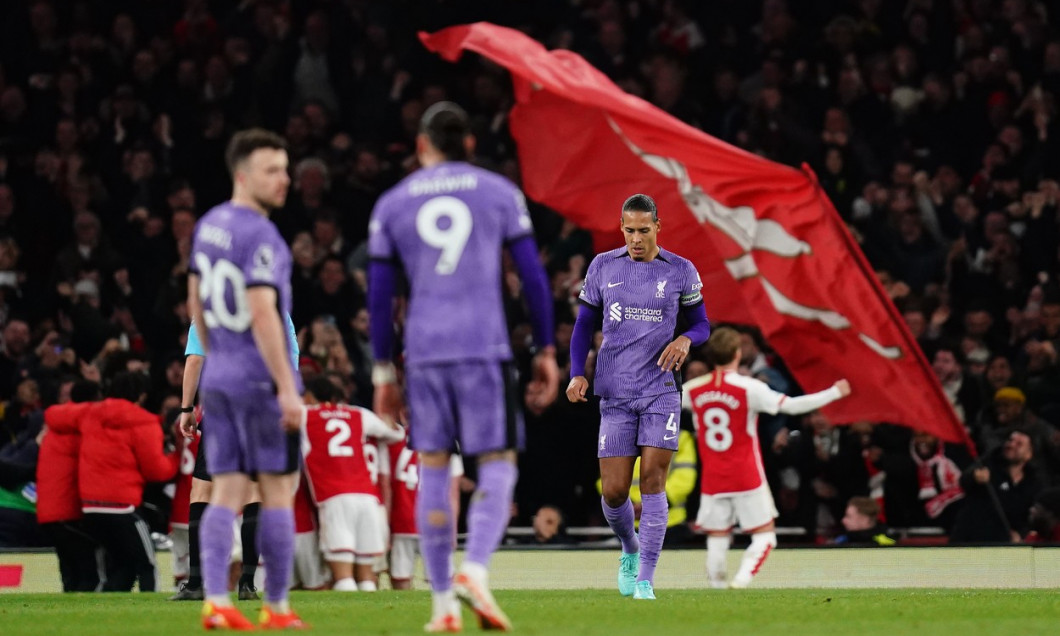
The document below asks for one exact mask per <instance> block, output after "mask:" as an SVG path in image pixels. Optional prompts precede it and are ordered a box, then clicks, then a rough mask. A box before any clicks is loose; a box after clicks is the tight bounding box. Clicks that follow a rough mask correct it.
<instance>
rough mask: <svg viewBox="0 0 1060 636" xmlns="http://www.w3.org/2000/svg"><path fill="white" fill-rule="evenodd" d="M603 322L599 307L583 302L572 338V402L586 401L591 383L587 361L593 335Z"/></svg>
mask: <svg viewBox="0 0 1060 636" xmlns="http://www.w3.org/2000/svg"><path fill="white" fill-rule="evenodd" d="M603 321H604V316H603V313H602V312H601V311H600V308H599V307H596V306H593V305H590V304H589V303H587V302H584V301H582V303H581V306H580V307H579V308H578V317H577V319H575V321H574V332H573V333H572V334H571V338H570V375H571V379H570V384H568V385H567V399H568V400H570V401H571V402H584V401H585V393H586V391H588V389H589V381H588V380H587V379H586V378H585V361H586V360H587V359H588V358H589V348H590V347H591V346H592V342H593V334H595V333H596V330H597V329H599V328H600V327H601V326H603Z"/></svg>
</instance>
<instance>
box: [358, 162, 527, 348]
mask: <svg viewBox="0 0 1060 636" xmlns="http://www.w3.org/2000/svg"><path fill="white" fill-rule="evenodd" d="M368 232H369V236H368V254H369V257H370V258H372V259H376V260H385V261H388V262H392V263H394V264H395V265H396V266H398V267H399V268H401V269H403V270H404V272H405V276H406V278H407V279H408V283H409V307H408V320H407V326H406V329H405V339H406V340H405V360H406V362H407V363H409V364H418V363H425V362H426V363H430V362H452V361H461V360H483V361H498V360H509V359H511V357H512V353H511V345H510V344H509V336H508V330H507V325H506V322H505V316H504V307H503V304H502V298H501V283H502V269H501V251H502V248H503V247H504V245H505V244H507V243H511V242H513V241H515V240H517V239H520V238H523V237H525V236H528V235H530V234H532V233H533V226H532V224H531V222H530V217H529V215H528V214H527V210H526V201H525V199H524V198H523V195H522V193H521V192H520V191H519V189H518V188H516V187H515V185H513V184H512V183H511V182H510V181H508V180H507V179H505V178H504V177H502V176H500V175H497V174H494V173H492V172H489V171H487V170H483V169H481V168H477V167H475V166H472V165H470V164H468V163H464V162H459V161H449V162H444V163H441V164H438V165H436V166H432V167H430V168H422V169H420V170H417V171H416V172H414V173H413V174H411V175H409V176H408V177H406V178H405V179H404V180H402V181H401V182H400V183H398V184H397V185H395V186H394V187H393V188H391V189H390V190H388V191H387V192H386V193H385V194H383V196H381V197H380V198H379V201H378V202H377V203H376V206H375V209H374V210H373V211H372V220H371V222H370V223H369V226H368ZM469 297H473V298H475V302H468V298H469Z"/></svg>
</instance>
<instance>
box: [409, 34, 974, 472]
mask: <svg viewBox="0 0 1060 636" xmlns="http://www.w3.org/2000/svg"><path fill="white" fill-rule="evenodd" d="M420 39H421V40H422V41H423V43H424V44H425V45H426V46H427V48H429V49H431V50H432V51H435V52H438V53H439V54H441V55H442V56H443V57H445V58H446V59H448V60H455V59H457V58H458V57H459V56H460V54H461V51H462V50H464V49H467V50H470V51H474V52H476V53H480V54H481V55H484V56H486V57H487V58H489V59H491V60H493V61H494V62H496V63H498V64H500V65H502V66H504V67H506V68H507V69H508V70H509V71H510V72H511V74H512V77H513V81H514V83H515V93H516V99H517V104H516V106H515V107H514V108H513V109H512V112H511V132H512V135H513V137H514V138H515V140H516V142H517V143H518V146H519V159H520V162H521V165H522V174H523V186H524V188H525V190H526V193H527V195H528V196H530V197H532V198H533V199H535V200H537V201H541V202H542V203H544V204H546V205H548V206H549V207H552V208H553V209H555V210H557V211H559V212H560V213H561V214H563V215H564V216H566V217H567V218H569V219H571V220H572V221H574V222H575V223H577V224H578V225H580V226H582V227H584V228H587V229H589V230H591V231H592V232H593V233H594V238H595V240H596V246H597V248H599V249H608V248H611V247H616V246H618V245H620V244H621V235H620V233H619V231H618V221H619V212H618V211H619V209H620V207H621V204H622V201H623V200H625V198H626V197H628V196H629V195H630V194H633V193H635V192H643V193H646V194H648V195H650V196H652V197H653V198H654V199H655V200H656V202H657V203H658V206H659V210H660V217H661V221H662V229H661V231H660V234H661V236H660V238H659V241H660V243H661V244H662V245H664V246H665V247H666V248H667V249H669V250H671V251H674V252H676V253H678V254H680V255H682V256H684V257H685V258H688V259H690V260H692V261H693V262H694V263H695V264H696V266H697V267H698V269H699V272H700V274H701V276H702V278H703V296H704V299H705V301H706V303H707V311H708V315H709V316H710V318H711V320H712V321H713V322H715V323H717V322H739V323H749V324H754V325H757V326H758V327H759V328H760V329H761V330H762V333H763V334H764V335H765V337H766V338H767V339H768V340H769V344H770V345H771V346H772V347H774V348H775V349H776V350H777V352H778V353H779V354H780V355H781V356H782V357H783V358H784V361H785V362H786V363H787V365H788V367H789V368H790V369H791V372H792V373H793V374H794V375H795V378H796V379H797V380H798V381H799V383H800V384H801V385H802V386H803V387H804V388H805V389H806V390H807V391H817V390H820V389H823V388H826V387H827V386H829V385H830V384H832V382H834V381H835V380H837V379H839V378H841V377H845V378H847V379H849V380H850V384H851V386H852V388H853V394H852V396H851V397H850V398H849V399H846V400H841V401H839V402H836V403H834V404H833V405H831V406H829V407H827V408H826V409H825V410H826V412H827V413H828V415H829V416H830V417H831V418H832V419H833V420H834V421H835V422H838V423H850V422H854V421H858V420H870V421H883V422H894V423H898V424H902V425H905V426H909V427H913V428H918V429H922V430H925V431H928V432H931V433H933V434H934V435H936V436H938V437H939V438H941V439H944V440H949V441H955V442H968V437H967V432H966V431H965V429H964V427H963V426H962V425H961V423H960V422H959V421H958V419H957V416H956V413H955V412H954V410H953V408H952V407H951V406H950V404H949V402H948V401H947V399H946V397H945V395H944V394H943V392H942V387H941V386H940V385H939V382H938V380H937V379H936V378H935V375H934V373H933V372H932V371H931V368H930V366H929V365H928V363H927V361H926V359H925V358H924V356H923V354H922V353H921V352H920V350H919V348H918V347H917V345H916V342H915V340H914V339H913V337H912V334H910V332H909V330H908V329H907V328H906V326H905V323H904V322H903V321H902V320H901V317H900V316H899V314H898V312H897V310H896V309H895V307H894V305H893V304H892V303H891V301H890V299H889V298H888V297H887V296H886V294H885V293H884V291H883V288H882V287H881V286H880V284H879V282H878V281H877V280H876V278H875V276H874V274H873V272H872V269H871V268H870V266H869V264H868V262H867V261H866V260H865V257H864V255H863V254H862V253H861V250H860V249H859V248H858V246H857V244H856V243H855V242H854V240H853V238H852V237H851V235H850V233H849V232H848V231H847V229H846V227H845V226H844V225H843V223H842V221H841V220H840V218H839V215H838V214H836V212H835V210H834V209H833V208H832V205H831V203H829V201H828V199H827V198H826V197H825V195H824V194H823V193H822V192H821V188H820V186H819V185H818V183H817V181H816V178H815V177H814V175H813V173H812V172H811V171H810V169H809V168H808V167H805V166H804V167H803V169H802V170H801V171H800V170H796V169H794V168H790V167H787V166H783V165H780V164H776V163H773V162H771V161H768V160H766V159H763V158H761V157H759V156H757V155H753V154H751V153H748V152H745V151H743V150H740V149H738V148H734V147H732V146H730V145H728V144H726V143H724V142H722V141H720V140H718V139H715V138H713V137H711V136H709V135H707V134H705V133H703V132H702V131H700V130H697V129H695V128H692V127H691V126H688V125H686V124H684V123H682V122H680V121H678V120H677V119H675V118H674V117H671V116H670V115H668V114H666V113H665V112H663V111H662V110H660V109H658V108H656V107H655V106H652V105H651V104H649V103H647V102H645V101H644V100H642V99H639V98H637V97H634V96H632V95H629V94H627V93H625V92H623V91H622V90H621V89H620V88H618V87H617V86H615V84H614V83H612V82H611V80H609V79H608V78H607V77H606V76H605V75H604V74H603V73H601V72H600V71H598V70H597V69H595V68H593V67H592V66H591V65H590V64H589V63H588V62H586V61H585V60H584V59H582V58H581V57H580V56H578V55H576V54H574V53H571V52H570V51H562V50H557V51H551V52H550V51H547V50H546V49H545V48H544V47H543V46H542V45H541V44H540V43H538V42H536V41H535V40H533V39H531V38H529V37H527V36H526V35H524V34H523V33H521V32H519V31H515V30H512V29H507V28H504V27H498V26H496V25H492V24H487V23H477V24H473V25H466V26H456V27H450V28H448V29H444V30H442V31H439V32H437V33H434V34H429V35H428V34H422V33H421V34H420ZM973 452H974V449H973Z"/></svg>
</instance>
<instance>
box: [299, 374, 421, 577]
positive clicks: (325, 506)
mask: <svg viewBox="0 0 1060 636" xmlns="http://www.w3.org/2000/svg"><path fill="white" fill-rule="evenodd" d="M340 399H341V391H340V389H339V388H338V387H336V386H335V385H334V384H332V383H331V381H330V380H328V379H327V378H317V379H316V380H314V381H313V382H310V383H309V385H308V387H307V389H306V394H305V402H306V404H307V405H308V406H309V408H308V409H307V413H306V422H305V427H304V428H303V430H302V454H303V455H304V456H305V472H306V477H307V481H308V483H309V489H310V492H311V493H312V495H313V499H314V500H315V501H316V503H317V506H318V507H319V511H320V549H321V551H322V552H323V553H324V559H325V560H326V561H327V563H328V567H330V568H331V573H332V579H333V580H334V588H333V589H335V590H338V591H349V592H352V591H355V590H357V589H360V590H362V591H374V590H375V589H376V585H375V577H374V575H373V572H372V566H373V564H374V563H375V561H376V559H378V558H379V556H380V555H382V554H383V551H384V550H385V549H386V537H384V536H383V533H382V519H381V512H380V507H379V503H380V499H379V489H378V486H376V484H374V483H373V481H372V473H373V472H375V470H376V469H375V468H374V467H371V466H369V465H368V458H367V453H366V452H365V450H364V447H365V445H366V443H367V441H368V439H367V438H369V437H376V438H379V439H381V440H384V441H397V440H399V439H402V438H403V437H404V435H405V432H404V430H402V429H400V428H391V427H390V426H388V425H387V424H385V423H384V422H383V421H382V420H381V419H379V418H378V417H376V415H375V414H374V413H372V412H371V411H369V410H367V409H363V408H359V407H355V406H347V405H345V404H339V403H338V402H339V400H340ZM373 450H374V449H373ZM372 455H373V456H374V453H373V454H372ZM355 564H356V567H354V565H355ZM355 580H356V583H354V581H355Z"/></svg>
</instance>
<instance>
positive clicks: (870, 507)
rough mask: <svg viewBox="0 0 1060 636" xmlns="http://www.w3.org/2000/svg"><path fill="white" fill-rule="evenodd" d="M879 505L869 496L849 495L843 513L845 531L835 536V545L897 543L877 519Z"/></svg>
mask: <svg viewBox="0 0 1060 636" xmlns="http://www.w3.org/2000/svg"><path fill="white" fill-rule="evenodd" d="M879 515H880V505H879V504H878V503H876V501H875V500H874V499H871V498H869V497H851V498H850V501H848V502H847V508H846V512H845V513H844V514H843V519H842V522H843V529H844V530H845V532H844V533H843V534H841V535H839V536H837V537H836V538H835V540H834V541H833V543H835V544H836V545H850V546H866V545H868V546H877V545H878V546H892V545H895V544H896V543H897V541H895V540H894V539H893V538H891V537H890V536H888V535H887V529H886V528H884V527H883V524H882V523H880V520H879Z"/></svg>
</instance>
